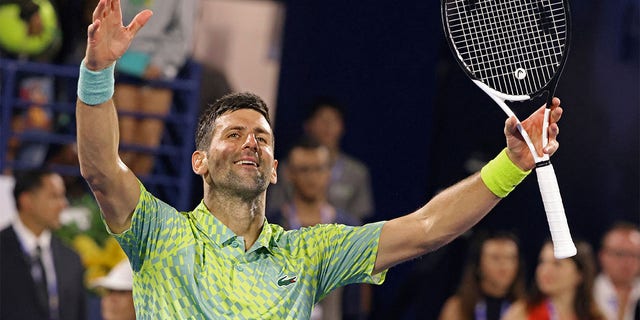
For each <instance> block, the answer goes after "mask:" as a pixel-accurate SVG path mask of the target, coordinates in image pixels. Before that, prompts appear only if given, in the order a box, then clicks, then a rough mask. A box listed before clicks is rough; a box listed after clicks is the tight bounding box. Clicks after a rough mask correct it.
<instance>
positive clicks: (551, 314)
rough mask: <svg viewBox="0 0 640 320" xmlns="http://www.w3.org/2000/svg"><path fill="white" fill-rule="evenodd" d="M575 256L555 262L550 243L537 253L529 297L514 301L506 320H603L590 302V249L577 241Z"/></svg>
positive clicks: (592, 274)
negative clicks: (533, 280)
mask: <svg viewBox="0 0 640 320" xmlns="http://www.w3.org/2000/svg"><path fill="white" fill-rule="evenodd" d="M576 247H577V248H578V253H577V254H576V255H575V256H573V257H570V258H566V259H556V258H555V257H554V255H553V244H552V243H551V241H547V242H545V244H544V245H543V246H542V250H541V251H540V257H539V260H538V266H537V268H536V276H535V282H534V284H533V288H532V292H531V296H530V297H529V298H528V299H527V300H522V301H519V302H516V303H515V304H514V305H513V306H512V307H511V308H510V309H509V310H508V311H507V314H506V315H505V318H504V319H505V320H523V319H528V320H603V319H604V317H603V316H602V314H601V312H600V311H599V310H598V307H597V306H596V304H595V301H594V299H593V294H592V292H593V281H594V278H595V273H596V267H595V260H594V256H593V251H592V249H591V246H590V245H589V244H588V243H586V242H582V241H580V242H576Z"/></svg>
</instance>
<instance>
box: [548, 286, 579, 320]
mask: <svg viewBox="0 0 640 320" xmlns="http://www.w3.org/2000/svg"><path fill="white" fill-rule="evenodd" d="M574 298H575V293H574V292H573V291H571V292H563V293H560V294H557V295H555V296H552V297H549V300H551V303H552V304H553V307H554V308H555V311H556V313H557V315H558V318H559V319H574V318H575V310H573V300H574Z"/></svg>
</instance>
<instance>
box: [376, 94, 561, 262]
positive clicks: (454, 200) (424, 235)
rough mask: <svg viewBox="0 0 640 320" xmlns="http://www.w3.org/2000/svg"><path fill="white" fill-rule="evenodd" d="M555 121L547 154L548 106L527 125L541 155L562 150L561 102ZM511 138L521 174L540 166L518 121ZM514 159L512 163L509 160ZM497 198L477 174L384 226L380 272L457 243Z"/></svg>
mask: <svg viewBox="0 0 640 320" xmlns="http://www.w3.org/2000/svg"><path fill="white" fill-rule="evenodd" d="M551 109H552V111H551V116H550V119H549V122H550V124H549V128H548V134H549V143H548V144H547V146H546V147H545V148H544V150H543V149H542V146H541V141H540V136H541V135H540V133H541V130H542V123H543V117H544V107H542V108H540V109H538V110H537V111H536V112H535V113H533V114H532V115H531V116H529V118H527V119H526V120H525V121H523V122H522V125H523V127H524V128H525V129H526V130H527V132H528V133H529V136H530V137H531V138H532V140H534V141H533V143H534V145H536V148H537V149H538V153H540V154H542V152H544V153H547V154H550V155H551V154H553V153H554V152H555V151H556V150H557V149H558V141H557V140H556V137H557V135H558V132H559V128H558V125H557V124H556V122H557V121H558V120H559V119H560V116H561V115H562V108H560V100H559V99H557V98H554V99H553V105H552V107H551ZM504 132H505V136H506V139H507V149H506V157H508V159H506V158H503V160H506V162H508V163H509V164H510V165H512V164H514V165H515V166H517V168H516V167H513V168H514V170H516V171H520V170H522V171H528V170H531V169H533V168H534V166H535V163H534V161H533V157H532V156H531V153H530V151H529V149H528V148H527V145H526V143H525V142H524V140H523V139H522V136H521V135H520V133H519V132H518V130H517V128H516V119H515V118H513V117H512V118H509V119H507V121H506V123H505V129H504ZM509 160H510V161H509ZM500 199H501V198H500V197H498V196H496V195H495V194H494V193H493V192H492V191H491V190H489V188H488V187H487V185H486V184H485V182H484V181H483V179H482V178H481V176H480V174H479V173H476V174H474V175H472V176H470V177H468V178H466V179H464V180H462V181H460V182H458V183H457V184H455V185H453V186H451V187H449V188H447V189H445V190H444V191H442V192H440V193H439V194H438V195H436V196H435V197H434V198H433V199H431V201H429V202H428V203H427V204H426V205H425V206H423V207H422V208H420V209H418V210H417V211H415V212H413V213H411V214H409V215H406V216H403V217H400V218H396V219H393V220H391V221H389V222H387V223H385V225H384V226H383V227H382V233H381V235H380V244H379V249H378V256H377V258H376V264H375V268H374V273H378V272H380V271H383V270H385V269H388V268H390V267H392V266H394V265H396V264H398V263H400V262H403V261H406V260H409V259H413V258H415V257H418V256H421V255H423V254H425V253H428V252H430V251H433V250H435V249H437V248H439V247H441V246H443V245H445V244H447V243H449V242H450V241H451V240H453V239H455V238H456V237H457V236H459V235H460V234H462V233H464V232H465V231H467V230H468V229H470V228H471V227H472V226H473V225H475V224H476V223H477V222H478V221H480V219H482V218H483V217H484V216H485V215H486V214H487V213H488V212H489V211H490V210H491V209H492V208H493V207H494V206H495V205H496V204H497V203H498V201H500Z"/></svg>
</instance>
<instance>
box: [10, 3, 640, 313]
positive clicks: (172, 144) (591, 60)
mask: <svg viewBox="0 0 640 320" xmlns="http://www.w3.org/2000/svg"><path fill="white" fill-rule="evenodd" d="M62 2H63V3H66V4H67V5H69V6H71V7H72V8H76V9H77V10H79V11H82V10H81V9H82V8H84V5H85V4H83V2H81V1H75V4H74V1H62ZM571 5H572V8H571V11H572V19H573V21H572V28H573V30H572V32H573V33H572V36H573V39H572V43H571V51H570V53H569V59H568V62H567V64H566V67H565V70H564V73H563V75H562V78H561V79H560V83H559V86H558V89H557V92H556V95H557V96H558V97H560V98H561V99H562V106H563V107H564V111H565V113H564V115H563V119H562V121H561V123H560V126H561V134H560V136H559V141H560V143H561V148H560V150H559V152H558V153H557V154H556V155H555V156H554V157H553V163H554V167H555V170H556V174H557V177H558V180H559V184H560V190H561V192H562V196H563V201H564V206H565V210H566V214H567V219H568V221H569V225H570V228H571V232H572V234H573V236H574V237H575V238H580V239H584V240H587V241H588V242H590V243H591V244H592V245H594V246H595V247H596V248H597V247H598V245H599V243H598V241H599V239H600V237H601V235H602V233H603V232H604V231H605V229H606V228H607V227H608V226H609V225H611V224H612V223H613V222H614V221H620V220H623V221H629V222H633V223H635V224H638V223H640V172H639V170H640V157H639V155H640V150H639V149H640V81H639V77H640V2H639V1H637V0H609V1H602V0H580V1H573V3H571ZM196 16H197V19H196V20H195V27H194V42H193V55H192V58H191V61H190V62H189V63H188V64H187V65H186V67H185V69H184V70H183V71H182V73H181V77H179V78H178V79H177V80H176V82H175V83H173V84H168V86H171V85H175V88H177V89H176V90H178V91H179V90H183V91H184V92H182V93H180V94H177V95H176V98H175V99H176V105H179V106H176V107H175V108H174V109H173V110H172V111H171V112H170V114H169V115H168V116H167V129H166V130H167V132H166V133H165V134H164V136H163V145H164V146H166V148H173V149H167V150H165V152H164V153H163V152H162V150H160V151H159V153H157V154H156V155H157V156H158V157H159V158H160V159H159V160H157V164H156V167H155V169H154V172H153V174H152V175H150V176H149V177H147V178H146V179H147V181H148V183H149V184H150V185H152V186H151V187H150V189H151V190H155V191H157V192H156V193H157V194H158V196H159V197H160V198H163V199H164V200H166V201H168V202H169V203H171V204H173V205H175V206H177V207H178V209H181V210H190V209H191V208H193V207H194V206H195V204H196V203H197V202H198V201H199V200H200V199H201V190H200V189H201V181H200V180H199V179H198V178H195V176H194V175H193V174H192V173H191V172H190V165H189V163H188V159H187V158H190V151H188V150H192V148H193V147H192V143H193V142H192V140H193V139H192V132H193V130H192V129H193V127H194V121H195V120H196V118H197V113H198V111H199V108H201V107H202V106H203V101H208V102H213V101H212V100H211V99H214V98H215V97H216V96H220V95H221V94H223V93H225V92H228V91H253V92H256V93H257V94H259V95H260V96H262V97H263V98H264V99H265V101H266V102H267V103H268V104H269V105H270V106H272V113H273V114H272V116H273V117H275V132H276V137H277V139H276V156H277V157H284V155H285V153H286V151H287V150H288V147H289V146H290V145H291V144H292V143H293V142H294V141H296V140H297V139H298V138H299V137H300V135H301V134H302V125H301V123H302V121H303V118H304V115H305V113H306V110H307V107H308V105H309V104H310V103H311V102H312V100H313V99H314V98H316V97H318V96H330V97H333V98H334V99H335V100H337V101H340V102H341V104H342V105H344V106H345V107H346V110H347V111H346V117H345V126H346V127H345V128H346V131H345V135H344V138H343V141H342V149H343V150H345V152H347V153H349V154H351V155H353V156H355V157H356V158H358V159H360V160H361V161H362V162H364V163H365V164H366V165H367V166H368V167H369V170H370V173H371V179H372V188H373V195H374V203H375V212H374V215H373V217H371V218H369V221H377V220H388V219H392V218H395V217H397V216H400V215H403V214H406V213H409V212H411V211H413V210H415V209H416V208H418V207H419V206H421V205H422V204H424V203H425V202H426V201H428V200H429V199H430V198H431V197H432V196H433V195H434V194H436V193H437V192H438V191H439V190H441V189H443V188H446V187H447V186H449V185H451V184H453V183H455V182H456V181H458V180H460V179H462V178H464V177H466V176H468V175H470V174H471V173H473V172H475V171H477V170H478V169H479V168H480V167H481V166H482V164H483V163H485V162H486V161H488V160H490V159H491V158H493V156H494V155H496V154H497V153H498V152H499V151H500V150H501V149H502V148H503V146H504V136H503V133H502V129H503V124H504V120H505V115H504V114H503V112H502V111H501V110H500V109H499V108H498V107H497V106H496V105H495V103H494V102H493V101H491V100H490V98H489V97H488V96H486V95H485V94H484V93H483V92H482V91H481V90H480V89H479V88H477V87H476V86H475V85H474V84H473V83H472V82H471V81H470V80H469V79H468V78H467V77H466V76H465V75H464V73H463V72H462V70H461V69H460V68H459V67H458V66H457V65H456V63H455V61H454V60H453V56H452V54H451V52H450V51H449V48H448V47H447V45H446V43H445V41H444V36H443V31H442V24H441V18H440V3H439V2H437V1H419V0H408V1H402V3H398V2H397V1H387V0H382V1H376V2H373V3H367V4H365V3H361V2H348V1H346V2H345V1H338V0H324V1H285V0H283V1H268V0H203V1H199V2H198V13H197V15H196ZM61 21H64V20H62V19H61ZM78 23H80V24H81V23H82V21H78ZM70 29H71V30H76V31H77V30H80V31H82V32H84V30H86V28H76V29H73V28H70ZM5 31H6V28H5ZM73 38H74V39H75V38H77V39H79V40H78V41H77V42H75V43H74V44H71V45H70V46H71V49H70V50H68V51H69V52H76V55H75V56H74V55H73V53H71V54H69V55H68V56H67V57H65V58H64V59H61V60H58V61H55V63H54V67H52V69H46V70H52V71H51V72H50V73H48V75H49V76H52V77H54V78H55V79H63V80H56V81H57V82H56V83H58V82H63V84H60V85H56V86H55V88H54V89H53V90H54V91H55V92H56V93H54V94H52V96H56V98H55V99H52V100H55V103H53V102H49V103H42V104H41V105H43V106H47V108H49V109H48V110H50V111H48V112H49V113H50V114H51V116H50V117H51V119H52V121H53V122H54V125H53V127H54V128H55V130H49V133H48V134H46V135H45V138H42V136H38V137H36V138H35V141H45V142H46V143H48V144H50V145H55V146H54V147H52V148H51V149H56V150H58V149H64V148H63V147H61V146H64V145H73V141H74V136H73V135H74V132H75V129H74V123H73V122H74V120H73V116H72V114H73V103H74V101H75V100H74V99H75V96H74V92H75V87H74V86H75V80H74V79H73V76H74V75H75V74H77V63H78V62H79V60H78V56H79V57H80V58H81V55H82V53H83V50H84V49H83V47H82V45H83V41H84V34H79V35H74V36H73ZM67 39H69V37H68V38H67ZM78 52H79V54H78ZM12 58H14V57H12ZM27 60H28V59H27ZM0 61H1V62H2V64H0V69H2V72H3V73H2V76H1V77H2V78H0V80H1V81H2V82H0V90H2V91H1V93H2V95H3V96H2V97H3V99H2V100H0V103H1V105H2V118H0V120H1V122H0V130H1V131H0V132H1V133H2V136H1V137H0V156H1V158H2V160H0V170H1V171H3V172H5V174H6V175H5V177H4V178H3V179H2V181H0V189H1V190H0V202H1V203H2V205H0V206H4V207H3V210H1V211H2V212H12V208H11V207H12V200H11V199H10V197H8V196H6V195H7V193H6V192H9V191H10V189H11V180H10V177H9V175H10V172H11V170H12V169H15V168H19V167H21V166H27V164H24V163H21V162H20V161H17V160H16V159H15V158H11V157H10V155H9V151H8V150H9V149H10V147H11V145H12V143H18V142H15V141H14V142H11V140H12V139H13V140H16V139H17V140H19V141H28V138H27V137H25V136H24V133H23V134H22V135H21V134H20V133H19V132H17V131H16V130H15V127H13V126H12V125H11V121H10V118H12V112H13V111H11V110H14V109H16V108H22V109H24V110H26V109H28V107H27V106H23V105H22V104H20V103H19V102H21V101H22V102H24V100H20V99H16V100H15V101H14V100H12V98H11V97H13V96H14V92H15V83H14V81H13V80H12V79H14V80H15V78H16V76H15V73H16V72H17V74H20V73H21V72H22V73H23V74H30V75H32V74H34V73H38V72H41V71H42V70H43V69H41V68H40V66H41V65H40V64H39V63H47V64H50V63H51V61H42V60H40V61H37V60H36V61H34V59H31V61H28V63H27V62H25V59H24V58H23V59H20V58H18V59H3V60H0ZM16 61H19V62H18V63H16ZM29 63H34V64H29ZM16 66H17V67H16ZM16 68H17V69H16ZM56 68H59V69H56ZM69 68H71V69H69ZM73 68H75V69H73ZM16 70H18V71H16ZM69 70H71V71H69ZM74 72H75V73H74ZM17 78H19V76H18V77H17ZM64 79H66V80H64ZM180 81H184V83H183V84H184V85H185V86H180V84H179V82H180ZM176 83H178V84H176ZM185 88H186V89H185ZM194 97H199V98H200V100H198V101H195V100H194ZM190 99H191V100H190ZM16 101H17V102H16ZM23 104H24V105H26V104H27V103H23ZM16 106H17V107H16ZM529 112H530V110H522V111H518V110H516V113H517V114H520V115H526V114H528V113H529ZM176 119H179V120H176ZM172 125H174V127H172ZM181 130H184V132H182V131H181ZM46 137H48V138H46ZM52 137H53V138H52ZM21 138H23V139H24V140H21ZM54 153H55V152H52V151H51V150H50V151H49V155H50V156H49V157H48V158H47V159H51V158H55V157H53V156H51V154H54ZM178 153H180V154H181V155H182V157H176V155H175V154H178ZM185 156H186V157H185ZM162 157H165V158H166V159H165V160H162V159H161V158H162ZM172 157H173V158H172ZM58 158H59V157H58ZM71 158H73V156H71ZM58 160H60V159H58ZM61 163H63V164H61ZM57 164H58V168H59V169H60V170H61V171H64V173H65V174H66V175H68V176H71V177H73V176H77V174H78V173H79V172H78V171H77V168H76V167H75V166H74V163H73V160H69V161H66V162H65V161H58V162H57ZM144 180H145V179H143V181H144ZM147 181H145V183H146V182H147ZM171 185H173V186H171ZM172 187H173V188H174V189H171V188H172ZM176 187H178V188H177V189H178V190H179V191H178V192H176ZM2 190H4V191H2ZM3 192H4V193H3ZM10 215H11V214H10V213H6V214H3V215H1V216H0V218H2V219H0V222H2V221H5V222H6V221H7V219H9V217H10ZM480 229H492V230H509V231H513V232H515V233H516V234H518V235H519V236H520V238H521V245H522V250H523V252H524V254H525V261H526V263H527V271H528V274H529V276H531V273H532V271H533V268H534V267H533V266H535V262H536V260H537V254H538V252H539V248H540V246H541V245H542V243H543V241H544V240H545V239H546V238H548V237H549V233H548V227H547V222H546V217H545V214H544V209H543V207H542V202H541V199H540V196H539V191H538V186H537V182H536V179H535V177H533V176H531V177H529V178H527V179H526V180H525V182H524V183H523V184H522V185H521V186H519V187H518V188H517V189H516V190H515V191H514V192H513V193H511V195H509V197H508V198H506V199H505V200H503V201H502V202H501V203H500V204H499V205H498V206H497V207H496V208H495V209H494V210H493V211H492V212H491V213H490V214H489V215H488V216H487V217H486V218H485V219H484V220H482V221H481V222H480V223H479V224H478V226H477V227H475V228H474V229H473V230H471V231H470V232H469V234H466V235H463V236H462V237H461V238H460V239H458V240H456V241H454V242H453V243H451V244H449V245H447V246H446V247H443V248H442V249H440V250H438V251H436V252H434V253H431V254H428V255H426V256H424V257H422V258H419V259H416V260H415V261H411V262H407V263H404V264H402V265H400V266H397V267H395V268H393V269H392V270H391V271H390V272H389V274H388V276H387V281H386V282H385V284H384V285H382V286H380V287H376V288H374V303H373V307H374V310H373V313H372V314H373V318H379V319H389V318H398V319H399V318H416V317H418V316H417V315H420V318H425V319H433V318H436V317H437V314H438V313H439V310H440V307H441V305H442V303H443V302H444V300H445V299H446V298H447V297H448V296H449V295H450V294H451V293H452V292H453V290H454V289H455V287H456V285H457V283H458V280H459V279H458V278H459V276H460V270H461V267H462V264H463V261H464V255H465V251H466V239H467V238H468V237H469V236H470V235H471V234H472V233H473V232H475V231H477V230H480Z"/></svg>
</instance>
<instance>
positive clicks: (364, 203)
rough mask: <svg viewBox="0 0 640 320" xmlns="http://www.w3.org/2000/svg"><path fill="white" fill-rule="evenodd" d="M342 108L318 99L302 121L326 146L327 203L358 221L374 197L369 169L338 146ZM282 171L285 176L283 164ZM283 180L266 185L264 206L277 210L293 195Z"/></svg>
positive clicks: (369, 209) (364, 216)
mask: <svg viewBox="0 0 640 320" xmlns="http://www.w3.org/2000/svg"><path fill="white" fill-rule="evenodd" d="M344 117H345V110H344V108H343V107H342V106H341V105H340V104H338V103H337V102H335V101H332V100H331V99H324V98H323V99H318V101H316V102H315V103H314V104H313V105H312V106H311V108H310V110H309V113H308V115H307V117H306V119H305V121H304V131H305V133H306V134H307V135H308V136H309V137H311V138H313V139H315V140H317V141H318V142H320V143H321V144H323V145H324V146H326V147H327V148H328V149H329V155H330V160H331V180H330V183H329V189H328V190H329V194H328V200H329V202H330V203H331V204H332V205H333V206H335V207H336V208H338V209H341V210H343V211H344V212H347V213H348V214H350V215H352V216H353V217H355V218H356V219H358V220H359V221H360V222H364V221H365V220H366V219H367V218H369V217H370V216H371V215H372V214H373V196H372V194H371V179H370V176H369V169H368V168H367V166H366V165H365V164H364V163H362V162H360V161H359V160H357V159H355V158H353V157H351V156H349V155H347V154H345V153H344V152H343V151H342V150H341V149H340V140H341V138H342V136H343V134H344V128H345V125H344ZM280 166H281V170H280V171H281V172H283V173H285V175H286V166H287V164H286V163H282V164H281V165H280ZM282 180H284V181H282V182H280V183H278V184H276V185H273V186H271V187H270V188H269V192H268V197H269V200H268V201H267V206H268V208H269V209H270V210H276V209H277V208H279V207H280V206H281V205H282V204H283V203H285V202H286V201H288V200H290V199H291V197H292V190H291V185H290V184H288V183H287V181H286V179H282Z"/></svg>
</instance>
